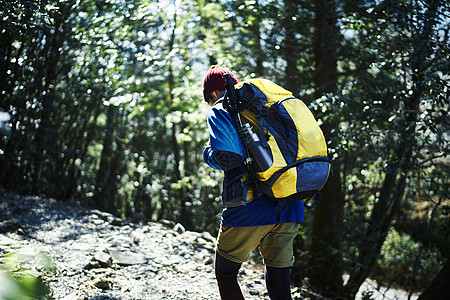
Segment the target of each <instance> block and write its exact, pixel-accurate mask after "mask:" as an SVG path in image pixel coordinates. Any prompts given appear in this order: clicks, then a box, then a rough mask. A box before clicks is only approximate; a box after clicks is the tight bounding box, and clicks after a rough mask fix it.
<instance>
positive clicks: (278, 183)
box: [235, 79, 331, 208]
mask: <svg viewBox="0 0 450 300" xmlns="http://www.w3.org/2000/svg"><path fill="white" fill-rule="evenodd" d="M235 88H236V95H237V98H238V99H239V114H240V117H241V120H242V123H244V124H245V123H249V124H250V125H251V127H252V128H253V131H254V132H255V133H256V134H257V135H258V136H259V139H260V141H261V143H262V146H263V148H264V149H266V150H267V152H268V154H269V155H270V156H271V158H272V165H271V166H270V167H269V168H268V169H266V170H259V171H258V170H257V171H256V179H257V186H258V189H259V190H260V191H261V192H262V193H264V194H266V195H267V196H269V197H271V198H274V199H284V200H286V201H297V200H305V199H306V201H305V206H306V207H307V208H312V207H313V206H314V205H315V203H316V202H317V200H319V198H320V190H321V189H322V188H323V186H324V185H325V183H326V182H327V180H328V177H329V175H330V173H331V161H330V160H329V159H328V157H327V145H326V142H325V138H324V136H323V133H322V130H321V129H320V127H319V125H318V123H317V121H316V120H315V118H314V116H313V115H312V113H311V111H310V110H309V109H308V107H307V106H306V105H305V104H304V103H303V102H302V101H301V100H299V99H297V98H295V97H294V96H293V95H292V93H291V92H289V91H287V90H285V89H284V88H282V87H280V86H278V85H277V84H275V83H273V82H271V81H269V80H266V79H252V80H248V81H245V82H243V83H240V84H238V85H236V86H235ZM309 200H313V201H314V203H313V204H312V205H308V204H307V203H308V202H309Z"/></svg>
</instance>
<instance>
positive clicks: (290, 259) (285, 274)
mask: <svg viewBox="0 0 450 300" xmlns="http://www.w3.org/2000/svg"><path fill="white" fill-rule="evenodd" d="M297 232H298V224H297V223H282V224H278V225H276V226H274V227H273V229H272V230H271V231H270V232H269V233H268V234H266V235H265V236H264V238H263V239H262V240H261V243H260V248H259V249H260V252H261V256H262V257H263V261H264V264H265V265H266V271H265V278H266V286H267V291H268V292H269V296H270V299H272V300H288V299H292V298H291V288H290V281H289V273H290V267H291V266H292V265H293V264H294V261H295V259H294V251H293V242H294V238H295V236H296V235H297Z"/></svg>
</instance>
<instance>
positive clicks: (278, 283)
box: [264, 266, 292, 300]
mask: <svg viewBox="0 0 450 300" xmlns="http://www.w3.org/2000/svg"><path fill="white" fill-rule="evenodd" d="M289 274H290V268H272V267H269V266H266V269H265V274H264V277H265V279H266V287H267V291H268V292H269V297H270V299H271V300H289V299H292V298H291V285H290V280H289Z"/></svg>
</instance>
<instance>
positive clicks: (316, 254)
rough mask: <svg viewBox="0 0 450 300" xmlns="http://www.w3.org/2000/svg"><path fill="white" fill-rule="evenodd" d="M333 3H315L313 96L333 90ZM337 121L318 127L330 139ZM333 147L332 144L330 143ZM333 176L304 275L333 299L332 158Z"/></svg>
mask: <svg viewBox="0 0 450 300" xmlns="http://www.w3.org/2000/svg"><path fill="white" fill-rule="evenodd" d="M336 18H337V17H336V4H335V2H334V1H328V0H320V1H316V2H315V22H314V26H315V27H314V41H313V43H314V44H313V50H314V59H315V74H314V83H315V86H316V90H315V96H316V98H319V97H321V96H322V95H324V94H326V93H335V92H336V89H337V88H336V85H337V70H336V68H337V66H336ZM338 125H339V124H338V121H337V120H334V121H333V120H332V121H328V122H326V123H325V124H324V125H323V126H322V129H323V131H324V134H325V137H326V139H327V140H328V141H330V134H331V130H332V129H334V128H338ZM329 146H331V147H334V145H332V144H331V145H330V144H329ZM333 169H334V176H332V177H331V178H330V179H329V182H328V183H327V185H326V187H325V188H324V190H323V192H322V198H321V199H320V200H319V202H318V204H317V206H316V207H315V208H314V223H313V232H312V243H311V249H310V255H311V258H310V261H309V266H308V271H307V274H308V277H309V278H310V282H311V285H312V287H313V289H314V290H315V291H316V292H318V293H320V294H323V295H325V296H327V297H331V298H335V296H336V295H338V294H339V292H340V290H341V288H342V268H343V266H342V255H341V232H342V218H343V209H344V199H343V194H342V190H341V183H340V163H339V161H337V160H336V161H333Z"/></svg>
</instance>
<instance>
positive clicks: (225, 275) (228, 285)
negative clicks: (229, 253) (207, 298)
mask: <svg viewBox="0 0 450 300" xmlns="http://www.w3.org/2000/svg"><path fill="white" fill-rule="evenodd" d="M240 267H241V264H239V263H235V262H232V261H230V260H228V259H226V258H224V257H222V256H221V255H220V254H218V253H217V252H216V259H215V264H214V269H215V271H216V279H217V284H218V285H219V292H220V298H221V299H223V300H241V299H244V296H243V295H242V291H241V288H240V287H239V284H238V282H237V275H238V272H239V269H240Z"/></svg>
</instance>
